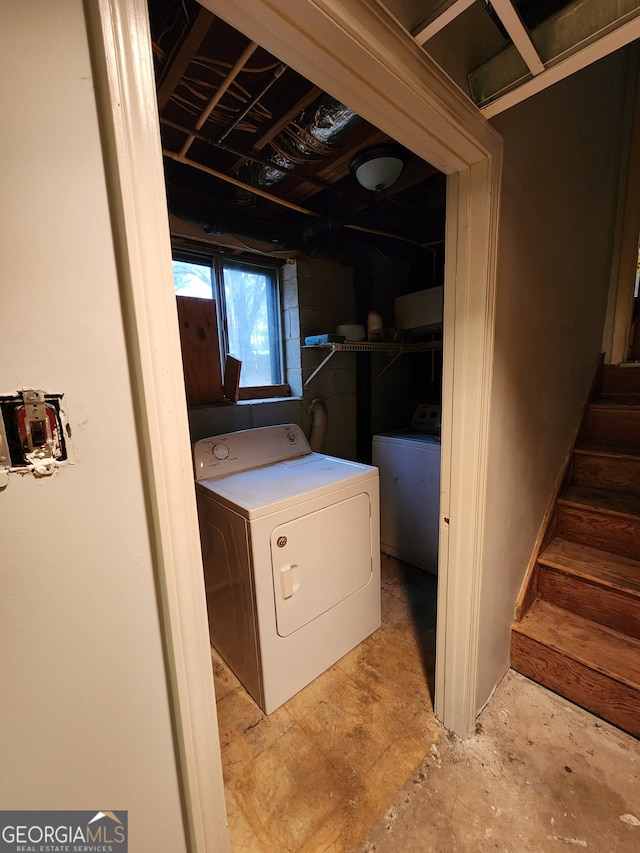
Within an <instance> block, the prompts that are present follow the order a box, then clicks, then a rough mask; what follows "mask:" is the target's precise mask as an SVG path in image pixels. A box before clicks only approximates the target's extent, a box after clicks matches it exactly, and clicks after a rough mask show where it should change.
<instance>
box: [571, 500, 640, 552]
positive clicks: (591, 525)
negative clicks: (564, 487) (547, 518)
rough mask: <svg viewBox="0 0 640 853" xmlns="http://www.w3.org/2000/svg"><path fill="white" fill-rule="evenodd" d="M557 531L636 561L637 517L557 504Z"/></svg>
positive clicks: (639, 545) (639, 543)
mask: <svg viewBox="0 0 640 853" xmlns="http://www.w3.org/2000/svg"><path fill="white" fill-rule="evenodd" d="M557 533H558V536H562V537H563V538H564V539H570V540H571V541H572V542H580V543H581V544H582V545H590V546H591V547H592V548H599V549H600V550H601V551H611V553H612V554H620V556H622V557H631V558H632V559H636V560H637V559H638V555H640V518H634V517H631V516H618V515H611V514H609V513H606V512H601V511H599V510H597V509H587V508H582V507H574V506H564V505H563V504H560V503H559V504H558V506H557Z"/></svg>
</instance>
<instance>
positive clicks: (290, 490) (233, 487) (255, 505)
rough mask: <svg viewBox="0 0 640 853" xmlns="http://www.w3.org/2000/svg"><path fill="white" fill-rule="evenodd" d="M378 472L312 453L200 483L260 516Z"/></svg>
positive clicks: (242, 509)
mask: <svg viewBox="0 0 640 853" xmlns="http://www.w3.org/2000/svg"><path fill="white" fill-rule="evenodd" d="M377 476H378V469H377V468H374V467H373V466H372V465H362V464H361V463H359V462H350V461H349V460H348V459H338V458H337V457H335V456H324V455H323V454H321V453H308V454H307V455H306V456H302V457H300V458H298V459H288V460H285V461H283V462H275V463H274V464H272V465H265V466H264V467H262V468H254V469H252V470H251V471H242V472H239V473H237V474H229V475H228V476H226V477H225V476H222V477H216V478H215V479H211V480H200V481H199V483H198V486H199V487H200V488H201V489H203V490H206V491H208V492H210V493H211V494H212V495H214V496H215V497H217V498H218V499H220V500H222V501H223V502H224V503H225V504H227V506H230V507H231V508H232V509H235V510H236V511H240V512H241V513H242V514H243V515H245V516H246V517H247V518H258V517H260V516H262V515H267V514H268V513H270V512H275V511H276V510H280V509H285V508H286V507H287V506H290V505H291V504H293V503H299V502H300V501H301V500H305V501H306V500H310V499H311V498H315V497H319V496H321V495H323V494H325V493H327V492H331V491H333V490H334V489H336V488H342V487H344V486H348V485H351V484H352V483H357V482H358V481H359V480H362V481H364V480H367V479H369V478H372V477H374V478H377Z"/></svg>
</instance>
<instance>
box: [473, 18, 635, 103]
mask: <svg viewBox="0 0 640 853" xmlns="http://www.w3.org/2000/svg"><path fill="white" fill-rule="evenodd" d="M639 38H640V17H637V18H634V19H633V20H631V21H629V22H628V23H626V24H624V25H623V26H621V27H619V28H618V29H617V30H615V31H614V32H612V33H609V34H608V35H606V36H604V37H603V38H601V39H599V40H598V41H595V42H592V43H591V44H590V45H589V46H588V47H585V48H584V49H583V50H579V51H577V52H576V53H573V54H571V55H570V56H569V57H568V59H565V60H564V61H563V62H560V63H559V64H558V65H554V66H553V67H551V68H549V69H547V71H544V72H543V73H542V74H538V76H537V77H534V78H533V79H532V80H529V81H528V82H526V83H523V84H522V85H521V86H519V87H518V88H516V89H513V90H512V91H510V92H508V93H507V94H506V95H503V96H502V97H501V98H497V99H496V100H495V101H491V102H490V103H489V104H487V106H486V107H483V108H482V109H481V110H480V112H481V113H482V115H483V116H484V117H485V118H492V117H493V116H497V115H499V114H500V113H502V112H504V111H505V110H508V109H509V108H510V107H513V106H515V105H516V104H519V103H520V102H521V101H525V100H526V99H527V98H530V97H531V96H532V95H536V94H537V93H538V92H541V91H542V90H543V89H546V88H548V87H549V86H552V85H553V84H554V83H557V82H559V81H560V80H563V79H564V78H565V77H569V76H570V75H571V74H575V73H576V71H581V70H582V69H583V68H586V67H587V66H588V65H591V64H592V63H593V62H597V60H598V59H602V58H603V57H605V56H608V55H609V54H610V53H613V52H614V51H615V50H618V48H620V47H624V45H626V44H629V43H630V42H632V41H635V40H636V39H639Z"/></svg>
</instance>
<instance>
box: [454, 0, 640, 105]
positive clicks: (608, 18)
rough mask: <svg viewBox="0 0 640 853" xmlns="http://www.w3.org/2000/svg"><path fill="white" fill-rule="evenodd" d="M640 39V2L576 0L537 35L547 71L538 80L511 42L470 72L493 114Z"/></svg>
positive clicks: (474, 90) (474, 89)
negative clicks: (500, 51) (531, 73)
mask: <svg viewBox="0 0 640 853" xmlns="http://www.w3.org/2000/svg"><path fill="white" fill-rule="evenodd" d="M639 37H640V2H639V0H610V2H607V3H603V2H602V0H576V1H575V2H574V3H572V4H571V5H570V6H567V7H566V8H565V9H563V10H562V11H560V12H558V13H557V14H556V15H554V16H553V17H551V18H549V19H548V20H546V21H544V22H543V23H542V24H539V25H538V26H537V27H536V28H535V29H534V30H533V31H532V33H531V38H532V41H533V43H534V45H535V47H536V49H537V51H538V54H539V56H540V58H541V59H542V61H543V63H544V66H545V71H543V72H542V73H540V74H538V75H537V76H536V77H533V79H532V78H531V75H530V72H529V71H528V70H527V69H526V68H525V67H524V66H523V61H522V58H521V56H520V53H519V52H518V51H517V50H516V48H515V47H514V46H510V47H508V48H506V49H505V50H504V51H502V53H500V54H498V55H497V56H496V57H494V58H493V59H491V60H489V61H488V62H486V63H484V65H481V66H480V68H478V69H476V70H475V71H473V72H472V73H471V74H470V75H469V86H470V89H471V95H472V97H473V100H474V101H475V102H476V103H477V104H478V106H479V107H481V112H482V114H483V115H484V116H486V117H487V118H490V117H491V116H494V115H498V114H499V113H501V112H503V111H504V110H506V109H508V108H509V107H512V106H514V105H515V104H517V103H520V101H523V100H525V99H526V98H529V97H531V95H534V94H536V93H537V92H540V91H542V90H543V89H546V88H547V87H548V86H551V85H553V84H554V83H557V82H558V81H559V80H562V79H563V78H565V77H568V76H569V75H571V74H574V73H575V72H576V71H579V70H580V69H582V68H585V67H586V66H587V65H590V64H591V63H592V62H595V61H596V60H598V59H601V58H602V57H604V56H607V55H608V54H609V53H612V52H613V51H614V50H617V49H618V48H620V47H623V46H624V45H626V44H629V42H631V41H633V40H635V39H637V38H639Z"/></svg>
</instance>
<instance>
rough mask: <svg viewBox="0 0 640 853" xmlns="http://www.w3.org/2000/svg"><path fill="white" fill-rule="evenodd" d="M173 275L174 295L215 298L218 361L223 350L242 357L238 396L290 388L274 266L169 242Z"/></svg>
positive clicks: (274, 394)
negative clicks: (181, 247)
mask: <svg viewBox="0 0 640 853" xmlns="http://www.w3.org/2000/svg"><path fill="white" fill-rule="evenodd" d="M173 279H174V289H175V293H176V295H177V296H194V297H200V298H206V299H214V300H215V302H216V313H217V319H218V339H219V343H220V360H221V365H222V367H223V368H224V364H225V360H226V356H227V354H228V355H231V356H233V357H234V358H237V359H239V360H240V361H241V362H242V369H241V371H240V399H254V398H260V397H279V396H286V395H288V394H289V393H290V390H289V386H288V385H286V384H284V383H283V366H282V326H281V312H280V269H279V266H278V265H276V264H274V263H269V262H268V261H265V262H262V261H256V260H255V258H250V259H245V258H243V257H240V258H239V257H237V256H235V255H234V256H233V257H231V256H227V255H224V254H222V253H215V254H211V255H205V254H200V253H194V252H192V251H182V250H179V249H176V248H175V247H174V252H173Z"/></svg>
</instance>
